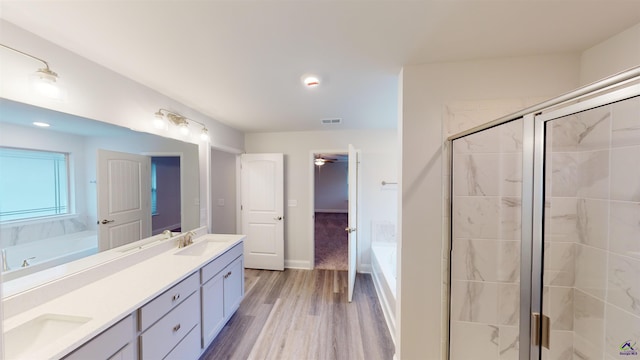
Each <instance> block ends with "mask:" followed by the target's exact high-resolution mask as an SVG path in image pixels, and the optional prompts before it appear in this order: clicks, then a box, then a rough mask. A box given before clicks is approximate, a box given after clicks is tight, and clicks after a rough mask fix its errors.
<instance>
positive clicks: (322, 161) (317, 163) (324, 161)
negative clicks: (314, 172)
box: [314, 158, 327, 166]
mask: <svg viewBox="0 0 640 360" xmlns="http://www.w3.org/2000/svg"><path fill="white" fill-rule="evenodd" d="M326 162H327V161H326V160H325V159H322V158H317V159H316V160H315V161H314V164H316V166H322V165H324V163H326Z"/></svg>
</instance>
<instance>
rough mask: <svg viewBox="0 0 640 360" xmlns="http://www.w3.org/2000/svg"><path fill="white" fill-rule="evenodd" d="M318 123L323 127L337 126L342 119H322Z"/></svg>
mask: <svg viewBox="0 0 640 360" xmlns="http://www.w3.org/2000/svg"><path fill="white" fill-rule="evenodd" d="M320 122H321V123H322V124H323V125H337V124H342V119H341V118H335V119H322V120H320Z"/></svg>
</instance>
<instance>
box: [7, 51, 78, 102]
mask: <svg viewBox="0 0 640 360" xmlns="http://www.w3.org/2000/svg"><path fill="white" fill-rule="evenodd" d="M0 46H2V47H3V48H5V49H7V50H11V51H13V52H17V53H18V54H21V55H24V56H26V57H29V58H31V59H34V60H37V61H40V62H41V63H43V64H44V67H43V68H40V69H38V70H37V71H36V72H35V73H33V74H32V75H31V76H30V80H31V87H32V88H33V89H34V90H35V91H36V92H38V93H39V94H41V95H43V96H46V97H48V98H51V99H54V100H64V98H65V96H66V92H65V91H64V89H63V88H62V87H61V86H60V83H59V81H58V80H59V79H58V74H57V73H56V72H55V71H53V70H51V68H50V67H49V64H48V63H47V62H46V61H44V60H42V59H40V58H38V57H35V56H33V55H31V54H27V53H26V52H24V51H20V50H17V49H14V48H12V47H10V46H7V45H4V44H0Z"/></svg>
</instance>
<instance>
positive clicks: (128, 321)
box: [64, 315, 134, 360]
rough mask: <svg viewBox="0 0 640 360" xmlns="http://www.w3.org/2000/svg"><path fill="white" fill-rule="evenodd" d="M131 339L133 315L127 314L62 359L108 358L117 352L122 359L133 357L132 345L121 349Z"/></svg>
mask: <svg viewBox="0 0 640 360" xmlns="http://www.w3.org/2000/svg"><path fill="white" fill-rule="evenodd" d="M133 339H134V334H133V317H132V316H131V315H129V316H127V317H126V318H124V319H123V320H121V321H120V322H119V323H117V324H115V325H113V326H112V327H110V328H109V329H107V330H105V331H103V332H102V333H100V335H98V336H96V337H94V338H93V339H91V340H89V341H88V342H87V343H85V344H84V345H82V346H81V347H80V348H79V349H77V350H75V351H74V352H72V353H71V354H69V356H67V357H65V358H64V359H65V360H85V359H109V358H112V357H114V355H116V354H119V355H120V356H121V358H124V359H134V356H133V351H132V346H128V348H127V350H123V348H125V347H126V346H127V345H128V344H129V342H130V341H132V340H133ZM121 350H123V351H121Z"/></svg>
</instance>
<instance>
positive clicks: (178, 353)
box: [164, 326, 201, 360]
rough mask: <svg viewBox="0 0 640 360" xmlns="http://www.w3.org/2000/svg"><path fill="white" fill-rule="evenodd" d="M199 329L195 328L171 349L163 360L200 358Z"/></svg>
mask: <svg viewBox="0 0 640 360" xmlns="http://www.w3.org/2000/svg"><path fill="white" fill-rule="evenodd" d="M199 330H200V329H199V328H198V327H197V326H195V327H194V328H193V329H191V331H190V332H189V333H188V334H187V336H185V337H184V339H182V341H180V344H178V346H176V347H175V348H173V350H171V352H170V353H169V355H167V357H165V358H164V360H184V359H197V358H198V357H199V356H200V350H201V349H200V331H199Z"/></svg>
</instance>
